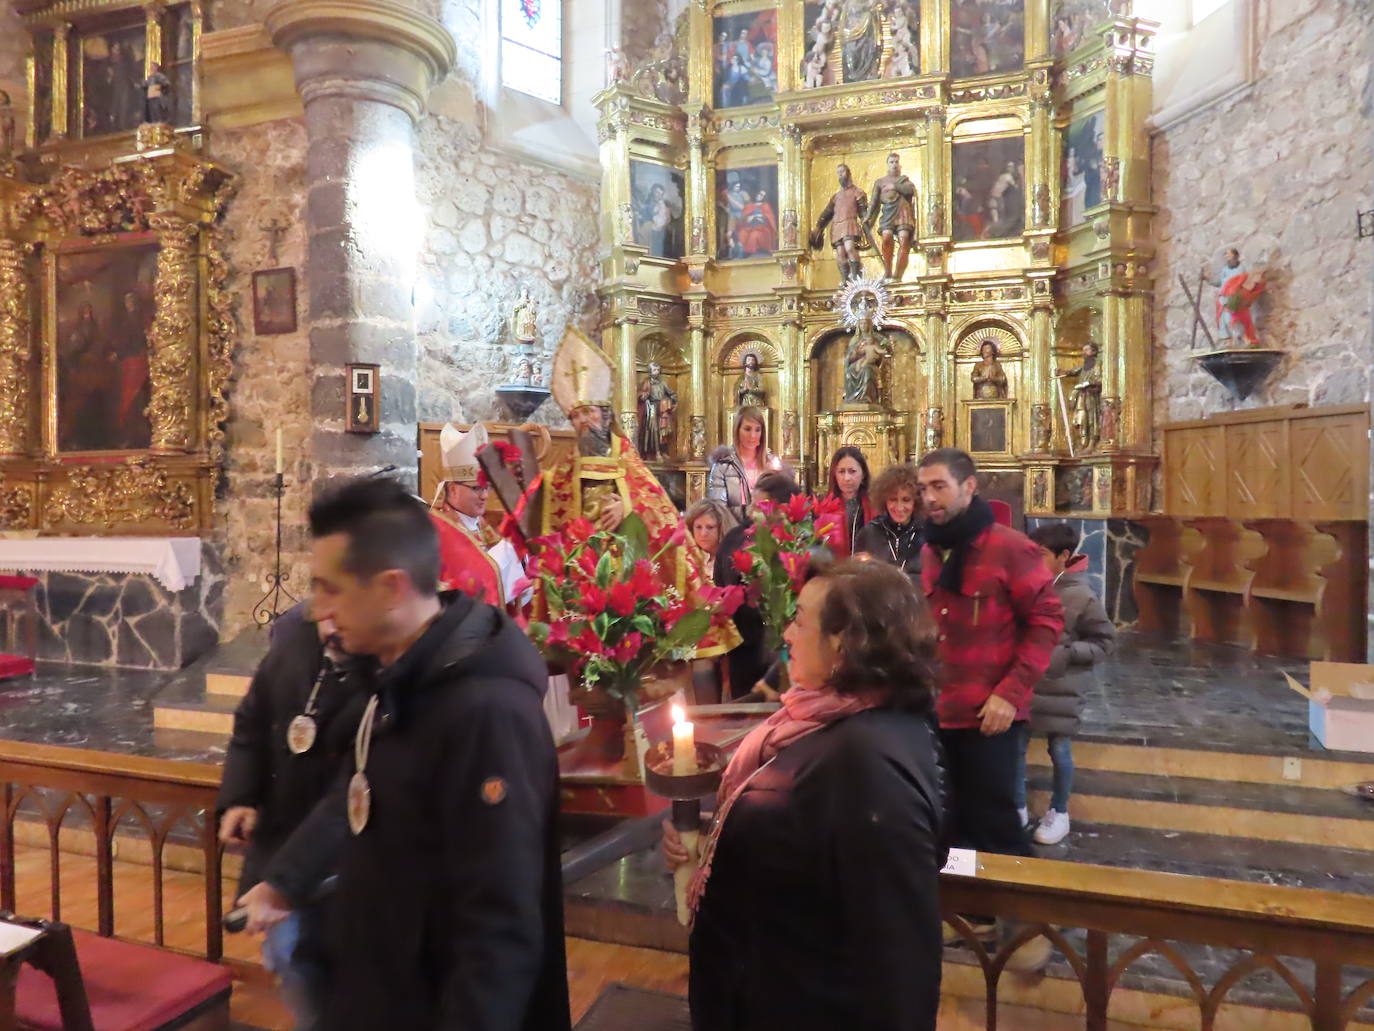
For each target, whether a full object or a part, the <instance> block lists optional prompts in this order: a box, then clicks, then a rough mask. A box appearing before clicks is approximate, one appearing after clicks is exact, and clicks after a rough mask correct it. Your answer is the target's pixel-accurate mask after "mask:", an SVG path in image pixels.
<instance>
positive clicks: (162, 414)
mask: <svg viewBox="0 0 1374 1031" xmlns="http://www.w3.org/2000/svg"><path fill="white" fill-rule="evenodd" d="M148 225H149V226H150V227H151V228H152V230H153V231H154V232H155V233H157V236H158V243H159V245H160V248H159V250H158V252H157V285H156V286H155V288H154V298H155V300H156V303H157V310H156V312H155V313H154V315H153V325H152V329H150V330H149V332H148V383H149V387H150V389H151V400H150V401H149V402H148V421H149V423H151V425H152V450H153V451H154V452H156V453H158V454H163V455H169V454H177V453H179V452H183V451H190V450H191V449H192V448H194V447H195V446H196V443H197V442H196V439H195V438H196V432H195V426H194V424H193V419H194V417H195V405H194V402H193V400H192V399H193V397H194V396H195V389H194V384H195V375H196V352H197V350H198V348H199V344H200V342H199V340H198V339H197V336H196V279H197V275H196V271H197V270H196V265H197V257H196V239H197V233H198V229H197V227H196V226H195V224H193V223H191V222H187V221H186V220H185V219H184V218H177V217H176V216H175V215H152V216H150V217H149V219H148Z"/></svg>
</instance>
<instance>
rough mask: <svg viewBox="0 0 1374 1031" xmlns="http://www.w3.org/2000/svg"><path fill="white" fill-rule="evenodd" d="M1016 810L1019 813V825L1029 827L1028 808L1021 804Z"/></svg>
mask: <svg viewBox="0 0 1374 1031" xmlns="http://www.w3.org/2000/svg"><path fill="white" fill-rule="evenodd" d="M1016 811H1017V812H1018V813H1020V814H1021V826H1022V827H1029V826H1030V822H1031V819H1030V810H1029V809H1027V808H1026V807H1025V806H1022V807H1021V808H1020V809H1018V810H1016Z"/></svg>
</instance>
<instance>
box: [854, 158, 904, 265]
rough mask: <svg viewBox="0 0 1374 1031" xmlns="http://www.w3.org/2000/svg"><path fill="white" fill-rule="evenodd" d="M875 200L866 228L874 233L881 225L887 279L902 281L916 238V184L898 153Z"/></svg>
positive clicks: (876, 189)
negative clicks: (914, 237)
mask: <svg viewBox="0 0 1374 1031" xmlns="http://www.w3.org/2000/svg"><path fill="white" fill-rule="evenodd" d="M871 196H872V197H873V203H872V205H871V206H870V207H869V209H868V218H867V219H866V220H865V224H866V225H867V226H868V227H869V228H870V229H872V227H873V223H874V222H875V221H876V222H877V223H878V238H879V239H880V240H882V255H883V268H884V269H885V270H886V271H887V278H888V279H901V278H902V274H903V273H905V272H906V263H907V258H908V257H910V255H911V238H912V237H913V236H914V235H915V234H916V203H915V201H916V184H915V183H913V182H912V181H911V179H910V178H908V177H907V176H905V175H903V174H902V157H901V155H900V154H898V153H897V152H896V151H893V152H892V153H891V154H889V155H888V156H887V175H885V176H882V177H881V178H879V179H878V180H877V182H875V183H874V184H873V192H872V194H871ZM894 249H895V250H896V252H897V253H896V259H897V260H896V264H895V265H894V264H893V251H894Z"/></svg>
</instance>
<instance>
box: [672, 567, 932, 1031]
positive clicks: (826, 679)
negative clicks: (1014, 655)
mask: <svg viewBox="0 0 1374 1031" xmlns="http://www.w3.org/2000/svg"><path fill="white" fill-rule="evenodd" d="M786 638H787V643H788V672H789V674H790V675H791V680H792V685H793V686H792V690H791V691H789V692H788V693H787V694H786V695H784V696H783V707H782V708H781V709H779V710H778V712H776V713H774V714H773V715H772V716H771V717H769V719H768V721H767V722H766V723H764V724H763V725H762V726H760V727H757V728H756V729H755V730H754V731H752V732H751V733H750V734H749V736H748V737H746V738H745V739H744V741H743V742H742V743H741V744H740V746H739V748H738V750H737V751H736V752H735V755H734V758H733V759H731V761H730V764H729V766H728V767H727V768H726V771H725V775H724V778H723V779H722V782H721V788H720V792H719V796H718V808H717V813H718V816H717V819H716V826H715V827H714V828H713V829H712V831H711V833H710V834H709V835H707V836H706V838H705V841H704V842H703V844H702V845H701V849H700V859H701V864H700V869H698V870H697V871H696V873H695V875H694V877H693V880H692V884H691V888H690V890H689V893H688V899H689V904H690V905H691V906H692V908H693V909H694V910H695V913H696V919H695V924H694V927H693V930H692V937H691V960H692V967H691V981H690V997H691V1004H692V1026H693V1028H695V1029H696V1031H757V1029H764V1028H787V1029H788V1031H834V1029H836V1028H843V1027H855V1028H860V1027H861V1028H863V1029H864V1031H933V1029H934V1027H935V1017H936V1010H937V1009H938V1006H939V997H940V962H941V929H940V923H941V921H940V906H939V870H940V867H941V866H942V865H943V861H944V854H943V850H942V848H941V847H940V838H941V832H942V825H943V822H944V776H943V772H942V770H941V766H940V761H939V745H938V738H937V736H936V732H935V730H934V727H933V726H932V721H931V711H932V707H933V694H934V685H935V673H934V657H935V629H934V624H933V623H932V621H931V619H930V617H929V616H928V614H927V613H926V611H925V604H924V600H923V598H922V597H921V595H920V593H919V592H918V591H917V589H916V587H915V586H914V585H913V584H912V582H911V580H910V579H909V578H908V577H906V576H905V575H903V574H902V573H901V572H899V571H898V570H897V569H895V568H893V567H892V566H889V565H886V564H882V563H877V562H843V563H840V564H838V565H836V566H834V567H832V568H831V569H829V570H828V571H824V572H820V573H819V574H817V575H814V576H813V577H812V578H811V579H810V580H809V581H808V582H807V583H806V585H805V586H804V587H803V588H802V591H801V594H800V596H799V597H798V600H797V618H796V621H795V622H794V623H793V624H792V626H791V627H789V628H788V631H787V635H786ZM663 851H664V855H665V857H666V858H667V860H668V862H669V865H670V866H672V867H674V869H676V868H677V867H680V866H683V865H685V864H691V863H692V862H693V859H692V857H690V856H689V854H688V850H687V849H686V848H685V847H684V845H683V842H682V839H681V836H680V835H678V834H677V832H676V831H674V830H672V827H671V825H670V824H667V825H665V828H664V840H663Z"/></svg>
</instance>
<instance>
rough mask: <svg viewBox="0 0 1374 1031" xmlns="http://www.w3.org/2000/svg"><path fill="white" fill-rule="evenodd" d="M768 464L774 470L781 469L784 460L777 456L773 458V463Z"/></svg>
mask: <svg viewBox="0 0 1374 1031" xmlns="http://www.w3.org/2000/svg"><path fill="white" fill-rule="evenodd" d="M768 464H769V465H770V466H771V467H772V468H774V469H781V468H782V459H781V458H779V457H778V456H777V455H774V456H773V461H771V462H769V463H768Z"/></svg>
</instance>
